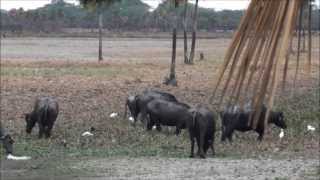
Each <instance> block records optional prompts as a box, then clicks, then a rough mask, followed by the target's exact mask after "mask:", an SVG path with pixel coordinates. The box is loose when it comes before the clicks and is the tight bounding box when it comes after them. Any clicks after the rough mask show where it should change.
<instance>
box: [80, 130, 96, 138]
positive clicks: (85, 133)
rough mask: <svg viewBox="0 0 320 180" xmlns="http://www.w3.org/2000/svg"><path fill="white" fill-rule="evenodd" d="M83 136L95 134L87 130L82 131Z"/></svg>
mask: <svg viewBox="0 0 320 180" xmlns="http://www.w3.org/2000/svg"><path fill="white" fill-rule="evenodd" d="M81 136H83V137H87V136H93V134H92V133H91V132H89V131H86V132H84V133H82V134H81Z"/></svg>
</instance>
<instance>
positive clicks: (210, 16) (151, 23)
mask: <svg viewBox="0 0 320 180" xmlns="http://www.w3.org/2000/svg"><path fill="white" fill-rule="evenodd" d="M193 7H194V5H193V4H190V3H188V5H187V6H186V8H187V9H188V10H187V12H188V13H187V14H186V16H187V18H189V19H190V18H192V17H193V14H192V8H193ZM101 12H102V15H103V17H104V18H103V23H102V24H103V28H105V29H108V30H110V31H132V30H133V31H134V30H146V31H148V30H154V31H164V32H167V31H171V30H172V24H173V23H175V20H174V19H172V18H171V17H172V14H174V13H175V14H177V21H178V22H182V18H183V13H184V7H183V6H179V7H177V8H175V7H174V6H172V4H171V3H169V1H164V2H163V3H161V4H160V5H159V6H158V7H157V8H156V9H155V10H153V11H150V7H149V6H148V5H147V4H144V3H143V2H141V1H140V0H122V1H116V2H115V3H113V4H111V5H110V6H103V7H102V9H101ZM243 13H244V11H242V10H224V11H215V10H214V9H206V8H199V9H198V29H200V30H205V31H214V30H232V29H236V27H237V25H238V24H239V21H240V18H241V16H242V14H243ZM98 16H99V13H98V12H97V11H88V9H85V8H82V7H81V5H74V4H70V3H67V2H64V1H58V2H57V3H54V4H48V5H46V6H44V7H41V8H37V9H34V10H24V9H22V8H20V9H11V10H9V11H5V10H1V27H2V28H1V29H3V30H12V31H32V32H40V31H41V32H58V31H60V30H62V29H63V28H87V29H88V28H89V29H90V28H91V29H94V28H98V25H99V24H98V23H99V21H98ZM187 26H188V29H192V22H191V21H189V22H188V23H187ZM177 28H181V29H182V28H183V24H182V23H179V24H177Z"/></svg>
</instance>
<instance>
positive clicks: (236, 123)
mask: <svg viewBox="0 0 320 180" xmlns="http://www.w3.org/2000/svg"><path fill="white" fill-rule="evenodd" d="M127 108H129V112H130V114H131V115H132V117H133V118H134V123H136V122H137V121H141V122H142V124H144V125H145V127H146V129H147V130H151V129H152V127H153V126H156V129H157V130H158V131H161V126H174V127H176V131H175V133H176V135H179V134H180V132H181V129H188V132H189V136H190V141H191V154H190V157H194V153H193V151H194V141H195V140H196V142H197V145H198V155H199V156H200V157H201V158H205V156H206V152H207V150H208V149H209V148H211V149H212V152H213V154H214V153H215V151H214V145H213V144H214V137H215V131H216V116H215V114H214V112H212V111H210V110H209V109H208V108H207V107H204V106H202V105H198V106H195V107H192V106H190V105H188V104H186V103H182V102H179V101H178V100H177V99H176V98H175V97H174V96H173V95H172V94H169V93H166V92H160V91H154V90H146V91H144V92H142V93H141V94H138V95H135V96H129V97H128V98H127V101H126V107H125V116H126V114H127ZM261 109H262V110H261V111H262V112H261V113H260V117H259V121H258V122H259V123H258V126H257V128H256V129H252V128H251V126H250V125H248V122H249V119H250V115H251V114H253V113H254V111H253V110H249V111H240V110H236V111H232V112H230V111H224V112H220V117H221V119H222V122H221V125H222V126H221V130H222V135H221V140H222V141H225V139H226V138H228V139H229V140H230V141H231V140H232V134H233V132H234V131H235V130H237V131H242V132H244V131H249V130H255V131H256V132H257V133H258V134H259V137H258V139H259V140H260V141H261V140H262V138H263V134H264V130H265V127H264V117H265V115H266V112H267V108H266V107H265V106H263V107H262V108H261ZM268 122H269V123H273V124H275V125H276V126H278V127H280V128H282V129H285V128H286V123H285V121H284V116H283V113H282V112H275V111H271V112H270V115H269V118H268Z"/></svg>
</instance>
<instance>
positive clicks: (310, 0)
mask: <svg viewBox="0 0 320 180" xmlns="http://www.w3.org/2000/svg"><path fill="white" fill-rule="evenodd" d="M311 16H312V0H309V9H308V69H307V70H308V73H310V72H311V48H312V31H311V28H312V27H311V23H312V22H311V20H312V17H311Z"/></svg>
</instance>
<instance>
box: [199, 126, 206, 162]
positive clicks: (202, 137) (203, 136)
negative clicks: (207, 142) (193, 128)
mask: <svg viewBox="0 0 320 180" xmlns="http://www.w3.org/2000/svg"><path fill="white" fill-rule="evenodd" d="M204 138H205V133H204V132H200V146H199V147H198V148H199V150H200V157H201V158H206V157H205V154H204V151H203V148H204Z"/></svg>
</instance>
